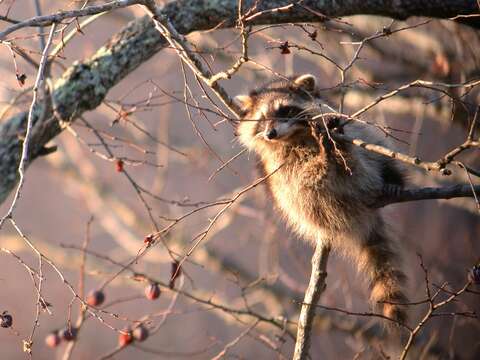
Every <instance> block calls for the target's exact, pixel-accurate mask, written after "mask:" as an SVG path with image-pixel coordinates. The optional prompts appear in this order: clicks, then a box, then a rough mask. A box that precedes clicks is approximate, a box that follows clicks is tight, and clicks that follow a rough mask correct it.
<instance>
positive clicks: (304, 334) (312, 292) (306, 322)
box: [293, 242, 330, 360]
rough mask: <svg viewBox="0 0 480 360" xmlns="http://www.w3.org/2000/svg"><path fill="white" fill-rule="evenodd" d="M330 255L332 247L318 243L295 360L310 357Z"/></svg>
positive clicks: (301, 317) (299, 322) (306, 293)
mask: <svg viewBox="0 0 480 360" xmlns="http://www.w3.org/2000/svg"><path fill="white" fill-rule="evenodd" d="M329 254H330V247H329V246H328V245H324V244H322V243H321V242H318V243H317V246H315V252H314V254H313V256H312V273H311V274H310V282H309V283H308V287H307V291H305V298H304V300H303V304H302V309H301V310H300V316H299V318H298V326H297V340H296V342H295V351H294V354H293V360H304V359H306V358H307V357H308V350H309V348H310V336H311V331H312V325H313V319H314V317H315V309H316V306H315V304H316V303H317V302H318V300H319V299H320V295H321V294H322V292H323V290H324V289H325V286H326V285H325V279H326V277H327V262H328V255H329Z"/></svg>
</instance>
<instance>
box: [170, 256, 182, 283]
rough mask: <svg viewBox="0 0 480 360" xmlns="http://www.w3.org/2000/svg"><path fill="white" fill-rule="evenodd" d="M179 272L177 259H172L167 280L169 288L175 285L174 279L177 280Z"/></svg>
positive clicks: (180, 270)
mask: <svg viewBox="0 0 480 360" xmlns="http://www.w3.org/2000/svg"><path fill="white" fill-rule="evenodd" d="M181 273H182V268H181V267H180V263H179V262H178V261H173V262H172V267H171V270H170V281H169V282H168V287H169V288H170V289H173V288H174V287H175V280H177V278H178V277H179V276H180V274H181Z"/></svg>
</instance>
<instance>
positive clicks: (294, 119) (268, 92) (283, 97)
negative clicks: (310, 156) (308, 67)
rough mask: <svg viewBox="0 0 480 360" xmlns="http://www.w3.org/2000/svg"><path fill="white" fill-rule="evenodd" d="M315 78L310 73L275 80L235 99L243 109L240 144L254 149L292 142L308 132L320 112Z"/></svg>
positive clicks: (239, 130)
mask: <svg viewBox="0 0 480 360" xmlns="http://www.w3.org/2000/svg"><path fill="white" fill-rule="evenodd" d="M315 93H316V78H315V76H313V75H310V74H304V75H300V76H294V77H291V78H289V79H286V80H284V79H282V80H276V81H273V82H271V83H268V84H266V85H264V86H262V87H260V88H258V89H255V90H253V91H251V92H250V94H249V95H239V96H237V97H236V98H235V101H236V103H237V105H238V106H239V107H240V108H241V109H242V120H241V121H240V125H239V126H238V134H239V135H240V140H241V142H242V143H243V144H244V145H246V146H247V147H253V146H254V143H255V142H256V141H257V140H259V141H266V142H282V141H291V140H292V139H293V138H294V137H295V136H298V135H301V134H306V133H307V132H308V133H309V131H310V130H309V129H310V128H309V124H308V120H309V119H311V117H312V114H314V113H315V112H316V111H315V110H318V109H317V105H316V101H315Z"/></svg>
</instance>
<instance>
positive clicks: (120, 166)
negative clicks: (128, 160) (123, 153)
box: [115, 159, 123, 172]
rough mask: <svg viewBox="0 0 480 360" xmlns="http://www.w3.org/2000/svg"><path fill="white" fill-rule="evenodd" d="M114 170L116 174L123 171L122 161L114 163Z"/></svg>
mask: <svg viewBox="0 0 480 360" xmlns="http://www.w3.org/2000/svg"><path fill="white" fill-rule="evenodd" d="M115 169H116V170H117V171H118V172H122V171H123V160H121V159H118V160H117V161H116V163H115Z"/></svg>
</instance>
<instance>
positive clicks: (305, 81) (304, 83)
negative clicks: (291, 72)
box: [293, 74, 317, 92]
mask: <svg viewBox="0 0 480 360" xmlns="http://www.w3.org/2000/svg"><path fill="white" fill-rule="evenodd" d="M293 83H294V84H295V85H296V86H297V87H298V88H300V89H302V90H305V91H308V92H312V91H314V90H315V88H316V86H317V78H316V77H315V76H314V75H312V74H303V75H300V76H298V77H297V78H295V80H293Z"/></svg>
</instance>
